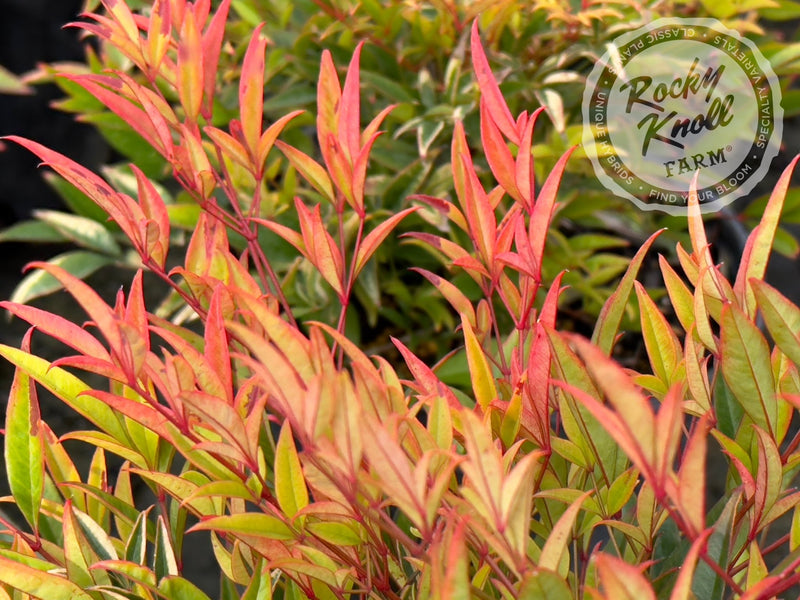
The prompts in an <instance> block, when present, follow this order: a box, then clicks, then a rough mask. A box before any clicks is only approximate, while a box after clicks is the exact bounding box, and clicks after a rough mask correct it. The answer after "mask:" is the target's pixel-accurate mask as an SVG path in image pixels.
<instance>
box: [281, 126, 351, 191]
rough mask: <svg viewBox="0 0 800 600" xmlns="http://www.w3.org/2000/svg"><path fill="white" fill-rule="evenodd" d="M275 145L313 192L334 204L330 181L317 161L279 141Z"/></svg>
mask: <svg viewBox="0 0 800 600" xmlns="http://www.w3.org/2000/svg"><path fill="white" fill-rule="evenodd" d="M275 145H276V146H278V148H279V149H280V151H281V152H283V153H284V154H285V155H286V158H288V159H289V162H290V163H291V164H292V166H293V167H294V168H295V169H297V170H298V171H299V172H300V174H301V175H302V176H303V177H305V179H306V181H308V182H309V183H310V184H311V185H312V186H313V187H314V189H315V190H317V191H318V192H319V193H320V194H322V195H323V196H324V197H325V199H327V200H328V201H329V202H331V203H335V201H336V196H335V195H334V193H333V184H332V183H331V179H330V177H329V176H328V173H327V172H326V171H325V169H323V168H322V166H320V164H319V163H318V162H317V161H315V160H314V159H313V158H311V157H310V156H308V155H307V154H305V153H304V152H301V151H300V150H298V149H297V148H294V147H293V146H290V145H289V144H286V143H284V142H282V141H280V140H278V141H276V142H275ZM323 155H324V152H323Z"/></svg>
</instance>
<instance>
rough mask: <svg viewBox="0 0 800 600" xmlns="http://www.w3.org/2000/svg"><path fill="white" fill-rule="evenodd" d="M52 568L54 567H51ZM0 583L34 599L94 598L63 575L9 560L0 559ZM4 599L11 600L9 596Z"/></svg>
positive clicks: (87, 599)
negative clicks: (8, 599)
mask: <svg viewBox="0 0 800 600" xmlns="http://www.w3.org/2000/svg"><path fill="white" fill-rule="evenodd" d="M53 568H56V566H55V565H53ZM0 582H2V583H3V584H4V585H6V586H9V587H12V588H14V589H15V590H19V591H20V592H23V593H25V594H29V595H30V596H33V597H34V598H47V600H92V599H93V598H94V596H92V595H90V594H89V592H86V591H84V590H82V589H81V587H80V586H79V585H78V584H76V583H74V582H72V581H70V580H69V579H67V578H66V577H64V576H63V575H56V574H55V573H50V572H47V571H43V570H41V569H37V568H35V567H31V566H28V565H27V564H24V563H22V562H20V561H18V560H13V559H11V558H5V557H0ZM6 597H7V598H11V596H9V595H6Z"/></svg>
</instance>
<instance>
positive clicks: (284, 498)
mask: <svg viewBox="0 0 800 600" xmlns="http://www.w3.org/2000/svg"><path fill="white" fill-rule="evenodd" d="M275 495H276V496H277V498H278V504H279V505H280V507H281V509H282V510H283V512H284V513H286V516H288V517H294V516H295V515H296V514H297V511H299V510H301V509H303V508H305V507H306V506H307V505H308V490H307V489H306V482H305V478H304V477H303V468H302V466H301V465H300V457H299V456H298V455H297V448H296V447H295V444H294V437H293V436H292V428H291V426H290V425H289V421H284V422H283V427H281V433H280V436H279V437H278V444H277V446H276V447H275Z"/></svg>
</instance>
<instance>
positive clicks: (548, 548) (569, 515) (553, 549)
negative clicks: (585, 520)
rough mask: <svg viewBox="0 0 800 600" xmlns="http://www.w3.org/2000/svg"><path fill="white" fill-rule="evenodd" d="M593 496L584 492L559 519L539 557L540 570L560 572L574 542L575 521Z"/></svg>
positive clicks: (589, 492) (590, 492)
mask: <svg viewBox="0 0 800 600" xmlns="http://www.w3.org/2000/svg"><path fill="white" fill-rule="evenodd" d="M591 495H592V491H591V490H590V491H588V492H584V493H583V494H581V495H580V496H579V497H578V499H577V500H575V501H574V502H573V503H572V504H570V505H569V507H568V508H567V510H565V511H564V514H562V515H561V517H559V519H558V521H557V522H556V524H555V525H553V529H551V530H550V533H549V534H548V536H547V541H546V542H545V544H544V547H543V548H542V554H541V556H540V557H539V563H538V566H539V568H540V569H547V570H548V571H553V572H556V573H557V572H558V571H559V568H558V566H559V564H560V563H561V559H562V557H563V556H564V553H565V552H566V551H567V549H568V548H569V546H570V543H571V542H572V537H573V534H572V528H573V527H574V526H575V521H576V519H577V518H578V512H579V511H580V510H581V507H582V506H583V503H584V502H585V501H586V499H587V498H588V497H589V496H591Z"/></svg>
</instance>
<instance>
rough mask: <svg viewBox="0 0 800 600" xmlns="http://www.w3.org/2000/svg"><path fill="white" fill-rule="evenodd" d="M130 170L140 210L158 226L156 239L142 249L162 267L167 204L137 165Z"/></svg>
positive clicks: (167, 246) (165, 239) (165, 240)
mask: <svg viewBox="0 0 800 600" xmlns="http://www.w3.org/2000/svg"><path fill="white" fill-rule="evenodd" d="M131 170H132V171H133V174H134V175H135V176H136V183H137V186H138V191H139V193H138V196H139V203H140V204H141V207H142V212H143V213H144V216H146V217H147V218H148V219H152V220H153V221H154V222H155V224H156V225H157V227H158V236H157V239H156V241H155V242H154V243H153V244H151V245H146V247H145V248H144V249H145V250H146V251H147V253H148V256H150V257H151V258H152V259H153V260H154V261H155V262H156V264H158V265H160V266H161V267H163V266H164V264H165V263H166V259H167V251H168V250H169V230H170V223H169V214H168V213H167V206H166V204H165V203H164V200H163V199H162V198H161V195H160V194H159V193H158V191H157V190H156V188H155V186H154V185H153V183H152V182H151V181H150V180H149V179H148V178H147V177H146V176H145V174H144V173H142V171H141V170H140V169H139V167H137V166H136V165H134V164H131ZM146 240H147V238H144V237H143V241H146Z"/></svg>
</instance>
